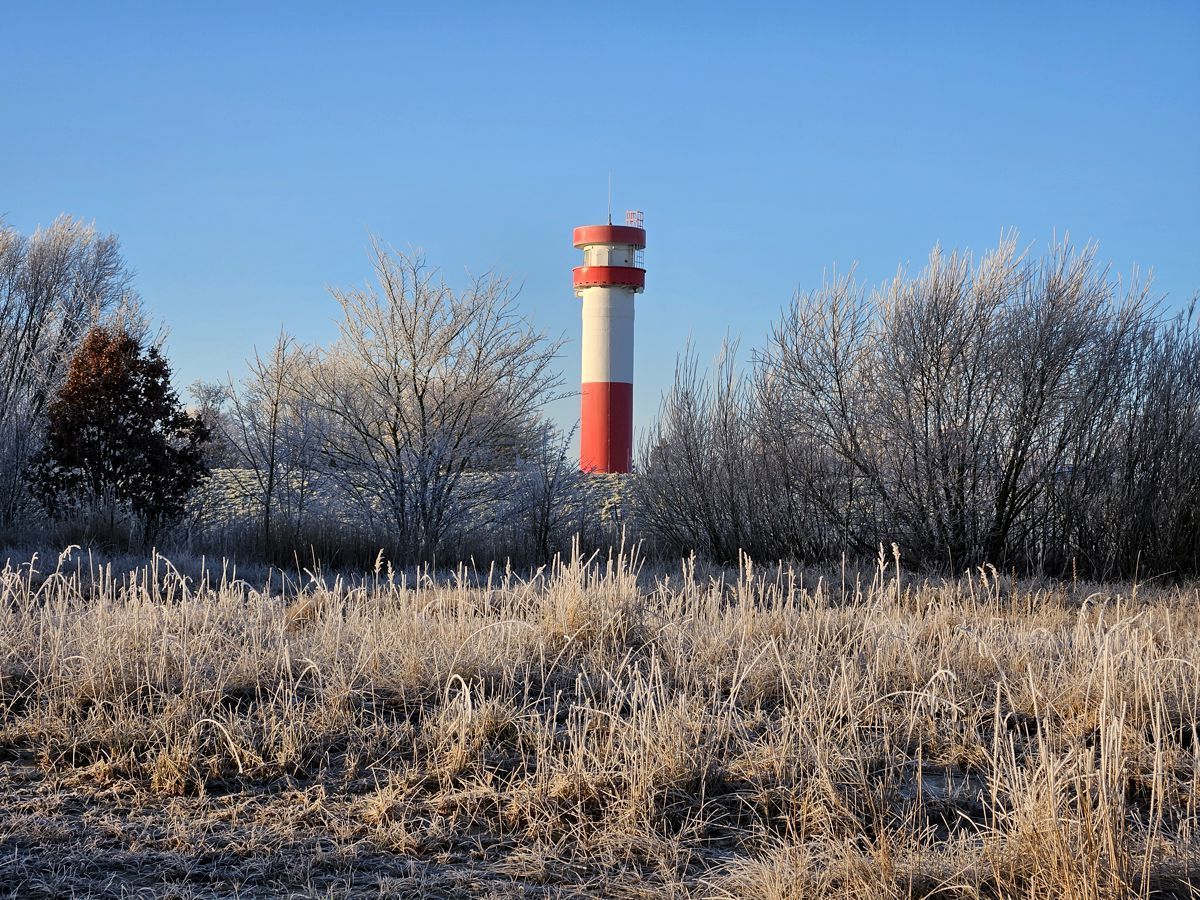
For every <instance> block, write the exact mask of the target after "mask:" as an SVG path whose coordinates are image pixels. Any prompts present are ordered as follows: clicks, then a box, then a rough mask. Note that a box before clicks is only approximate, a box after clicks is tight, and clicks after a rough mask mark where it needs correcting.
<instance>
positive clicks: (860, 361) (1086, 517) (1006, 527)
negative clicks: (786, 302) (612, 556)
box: [635, 235, 1200, 577]
mask: <svg viewBox="0 0 1200 900" xmlns="http://www.w3.org/2000/svg"><path fill="white" fill-rule="evenodd" d="M1197 325H1198V320H1197V316H1196V304H1195V302H1194V301H1193V303H1192V304H1191V305H1190V306H1189V307H1188V308H1187V309H1186V310H1183V311H1180V312H1178V313H1175V314H1167V313H1165V312H1164V311H1163V310H1162V308H1161V307H1160V306H1159V305H1158V304H1156V303H1155V302H1154V301H1153V299H1152V297H1151V295H1150V291H1149V287H1148V286H1147V285H1146V284H1145V283H1144V282H1140V281H1138V280H1136V279H1134V280H1132V281H1126V282H1122V281H1121V280H1119V279H1117V278H1115V277H1113V275H1112V274H1111V272H1110V271H1109V270H1108V269H1107V268H1106V267H1105V266H1102V265H1100V264H1099V263H1098V262H1097V260H1096V253H1095V248H1094V247H1093V246H1085V247H1083V248H1078V249H1077V248H1073V247H1071V246H1070V245H1069V244H1068V243H1065V242H1064V243H1058V244H1055V245H1054V246H1052V247H1051V248H1050V249H1049V251H1048V252H1047V253H1045V254H1044V255H1041V256H1036V255H1030V254H1028V253H1023V252H1021V251H1020V250H1019V248H1018V244H1017V239H1016V236H1015V235H1012V236H1009V237H1007V238H1006V239H1005V240H1003V241H1002V242H1001V244H1000V245H999V246H998V247H997V248H996V249H994V250H992V251H990V252H988V253H986V254H984V255H983V256H982V257H981V258H979V259H978V260H972V258H971V257H970V256H969V255H965V254H961V253H943V252H942V251H940V250H935V251H934V252H933V254H932V255H931V257H930V259H929V263H928V265H927V266H926V267H925V268H924V270H922V271H921V272H919V273H917V274H916V275H912V276H909V275H907V274H905V273H900V274H898V275H897V276H896V277H895V278H894V279H893V280H892V281H890V282H889V283H887V284H884V285H882V286H879V287H876V288H872V289H867V288H866V287H864V286H863V285H861V284H860V283H859V282H858V281H857V280H856V279H855V277H854V274H853V273H850V274H844V275H835V276H834V277H831V278H829V279H827V280H826V282H825V283H824V284H823V285H822V286H821V287H820V288H818V289H816V290H814V291H811V292H809V293H803V294H799V295H797V296H796V297H795V298H794V301H793V303H792V304H791V305H790V306H788V307H787V309H785V310H784V312H783V313H782V315H781V316H780V318H779V319H778V320H777V321H776V322H775V323H774V325H773V327H772V330H771V333H770V338H769V340H768V342H767V344H766V346H765V347H762V348H760V349H758V350H756V352H755V353H754V354H753V356H752V361H751V364H750V366H749V367H748V370H747V371H739V369H738V368H737V367H736V365H735V364H734V362H733V360H734V357H735V352H734V351H735V350H736V346H730V347H728V348H727V352H726V353H725V354H724V356H723V358H722V359H721V360H720V361H718V363H717V365H715V366H714V367H713V369H712V371H710V372H701V371H700V368H699V367H698V365H697V362H696V359H695V356H694V354H692V353H688V354H685V356H684V358H683V359H682V360H681V362H680V364H679V365H678V367H677V369H676V376H675V380H674V384H673V386H672V388H671V390H670V391H669V393H668V394H667V396H666V397H665V399H664V401H663V405H662V408H661V411H660V414H659V417H658V420H657V422H656V424H655V426H654V428H653V429H652V431H651V433H650V435H648V437H647V439H646V441H645V443H644V446H643V448H642V459H641V466H640V472H639V477H638V479H637V481H636V484H635V488H636V493H637V497H638V507H639V509H640V510H641V513H642V516H643V524H644V528H645V530H646V531H647V533H648V534H651V535H653V536H654V537H655V538H656V539H657V540H658V541H660V542H661V543H662V544H665V545H666V546H669V547H671V548H673V549H674V550H676V551H679V550H682V549H684V548H699V549H702V550H703V551H705V552H707V553H708V554H710V555H711V556H714V557H716V558H719V559H723V560H733V559H736V556H737V553H738V552H739V551H745V552H747V553H749V554H751V555H752V556H757V557H765V558H786V557H798V558H803V559H810V560H811V559H825V560H836V559H838V558H840V557H841V556H842V555H843V554H850V555H871V554H874V553H875V552H876V551H877V549H878V548H879V547H881V546H889V545H892V544H895V545H896V546H897V547H898V548H899V549H900V551H901V552H902V554H903V557H904V558H905V559H906V560H908V561H909V562H910V563H913V564H919V565H928V566H939V567H943V566H944V567H948V568H950V569H951V570H957V571H961V570H962V569H963V568H965V567H968V566H975V565H980V564H983V563H985V562H990V563H992V564H995V565H999V566H1004V567H1010V566H1011V567H1017V568H1020V569H1022V570H1032V571H1042V572H1049V573H1053V574H1067V573H1071V572H1075V573H1079V572H1081V571H1082V572H1085V573H1086V574H1088V575H1091V576H1099V577H1107V576H1130V575H1134V574H1136V573H1138V572H1139V571H1140V572H1141V573H1143V574H1144V573H1147V572H1153V573H1168V572H1173V573H1194V572H1196V571H1200V331H1198V329H1197Z"/></svg>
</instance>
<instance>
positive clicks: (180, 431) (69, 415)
mask: <svg viewBox="0 0 1200 900" xmlns="http://www.w3.org/2000/svg"><path fill="white" fill-rule="evenodd" d="M208 439H209V433H208V428H207V426H205V425H204V423H203V422H202V421H200V420H199V419H198V418H195V417H193V416H191V415H189V414H188V413H187V412H186V411H185V410H184V409H183V407H182V406H181V404H180V402H179V397H178V396H177V395H176V393H175V392H174V390H172V388H171V371H170V367H169V366H168V364H167V361H166V360H165V359H164V358H163V356H162V354H161V353H159V351H158V350H157V349H156V348H155V347H150V348H148V349H143V347H142V346H141V344H140V343H139V341H138V340H137V339H136V338H134V337H133V336H132V335H131V334H130V333H129V332H128V331H126V330H124V329H122V328H105V327H101V326H98V327H95V328H92V329H91V331H89V332H88V334H87V335H86V336H85V337H84V339H83V341H82V343H81V344H80V346H79V349H78V351H76V353H75V355H74V356H73V357H72V359H71V363H70V366H69V368H68V370H67V376H66V379H65V381H64V382H63V385H62V387H61V388H60V389H59V391H58V393H57V394H56V395H55V397H54V399H53V400H52V401H51V403H50V405H49V407H48V422H47V434H46V443H45V446H44V447H43V449H42V451H41V452H40V453H39V454H38V456H37V458H36V459H35V461H34V471H35V480H36V487H37V491H38V495H39V497H40V499H41V501H42V503H43V504H44V505H45V507H46V509H47V511H48V512H49V513H50V514H51V515H56V516H62V515H64V514H66V513H69V512H71V511H73V510H77V509H80V508H83V507H87V506H89V505H90V506H97V505H98V506H101V507H103V508H105V509H106V510H107V511H108V513H109V515H110V517H115V515H116V513H117V511H119V510H127V511H129V512H131V513H132V514H133V515H135V516H137V517H138V518H139V519H140V520H141V521H142V522H143V523H144V524H145V526H146V528H147V529H148V530H149V531H153V530H154V529H155V528H157V527H158V526H160V525H162V524H164V523H165V522H168V521H170V520H171V519H174V518H176V517H178V516H179V514H180V513H182V511H183V507H184V503H185V501H186V499H187V495H188V493H189V492H190V491H191V490H192V489H193V488H194V487H195V486H196V485H197V484H198V483H199V481H200V480H201V479H202V478H203V477H204V476H205V475H206V474H207V470H206V467H205V465H204V463H203V460H202V457H201V447H202V445H203V444H204V443H205V442H206V441H207V440H208Z"/></svg>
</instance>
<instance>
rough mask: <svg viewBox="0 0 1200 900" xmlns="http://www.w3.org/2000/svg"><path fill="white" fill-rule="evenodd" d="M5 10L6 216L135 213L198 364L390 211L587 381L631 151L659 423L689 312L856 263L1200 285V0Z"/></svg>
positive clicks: (701, 340)
mask: <svg viewBox="0 0 1200 900" xmlns="http://www.w3.org/2000/svg"><path fill="white" fill-rule="evenodd" d="M0 5H2V15H0V35H3V39H2V40H0V67H2V68H3V89H2V90H0V214H5V215H6V217H7V220H8V222H9V223H10V224H11V225H14V226H16V227H18V228H21V229H23V230H31V229H33V228H34V227H35V226H37V225H38V224H39V223H41V224H44V223H48V222H49V221H50V220H52V219H53V218H54V217H55V216H56V215H57V214H59V213H61V212H67V213H71V214H74V215H77V216H82V217H84V218H86V219H89V220H94V221H95V222H96V224H97V225H98V226H99V227H100V228H101V229H103V230H105V231H115V232H117V233H118V234H119V235H120V236H121V239H122V242H123V245H124V249H125V253H126V255H127V257H128V259H129V260H130V262H131V263H132V265H133V267H134V268H135V269H136V271H137V286H138V289H139V290H140V292H141V293H142V295H143V297H144V298H145V300H146V302H147V304H148V306H149V308H150V310H151V311H152V312H153V313H154V314H155V316H157V317H158V318H160V319H161V320H162V321H164V322H165V323H166V324H167V325H168V326H169V328H170V332H171V336H170V341H169V353H170V356H171V358H172V360H173V363H174V365H175V368H176V376H177V378H176V380H177V382H178V383H179V384H181V385H183V384H187V383H188V382H190V381H192V380H193V379H197V378H205V379H213V378H221V377H223V376H224V375H225V374H226V373H227V372H233V373H234V374H235V375H236V374H237V373H238V372H239V371H240V369H241V365H242V363H241V361H242V360H243V359H244V358H245V357H246V356H247V355H248V354H249V353H250V352H251V350H252V348H253V346H254V345H255V344H258V345H259V346H263V347H265V346H267V345H269V344H270V343H271V341H272V340H273V337H274V335H275V333H276V332H277V331H278V329H279V327H280V326H281V325H283V326H285V327H286V328H288V329H289V330H290V331H292V332H294V333H295V334H297V335H298V336H299V337H300V338H302V339H305V340H308V341H317V340H326V339H328V338H329V337H330V336H331V334H332V333H333V325H332V317H333V315H334V305H333V301H332V300H331V299H330V298H329V296H328V294H327V293H326V287H327V286H328V285H350V284H356V283H361V282H363V281H364V280H365V279H366V277H367V274H368V263H367V258H366V252H365V251H366V246H367V240H368V234H369V233H370V232H376V233H378V234H379V235H380V236H382V237H383V238H384V239H386V240H387V241H390V242H391V243H393V244H395V245H396V246H399V247H403V248H407V247H421V248H423V249H424V250H425V252H426V254H427V256H428V257H429V259H430V261H431V262H433V263H436V264H437V265H439V266H440V267H441V268H442V270H443V271H444V273H445V275H446V277H447V279H448V280H449V281H450V282H451V283H452V284H461V283H462V282H463V281H464V280H465V277H466V273H467V272H468V271H470V272H476V273H478V272H482V271H485V270H488V269H495V270H498V271H501V272H503V273H506V274H508V275H510V276H511V277H512V278H513V279H514V281H516V282H518V283H520V284H522V285H523V288H522V293H521V298H520V303H521V308H522V311H523V312H524V314H525V315H526V316H527V317H529V318H530V319H531V320H533V321H534V322H535V323H536V324H537V325H538V326H539V327H541V328H543V329H545V330H546V331H548V332H550V333H552V334H555V335H558V334H562V335H564V336H565V337H567V338H568V344H567V345H566V348H565V350H564V355H563V359H562V365H563V370H564V372H565V374H566V377H567V381H568V384H569V385H571V386H574V385H575V383H576V381H577V379H578V371H579V342H578V336H579V307H578V300H576V298H575V297H574V296H573V294H572V292H571V287H570V269H571V267H572V266H573V265H576V264H577V253H576V251H574V250H573V249H572V247H571V242H570V231H571V228H572V227H573V226H575V225H580V224H586V223H593V222H599V221H602V220H603V218H604V216H605V207H606V199H605V197H606V190H607V178H608V174H609V172H610V171H611V172H612V175H613V207H614V210H615V211H616V213H617V214H618V215H619V214H620V213H621V212H622V211H623V210H625V209H626V208H640V209H643V210H644V211H645V215H646V227H647V230H648V243H649V246H648V248H647V251H646V261H647V268H648V270H649V274H648V278H647V290H646V293H645V294H643V295H642V297H641V299H639V301H638V302H639V306H638V326H637V329H638V332H637V342H638V343H637V355H636V369H637V398H636V408H637V413H636V418H637V422H638V424H639V426H644V424H645V423H646V421H647V420H648V419H649V418H650V416H651V414H652V412H653V410H654V408H655V406H656V405H657V400H658V396H659V394H660V392H661V391H662V390H663V389H664V387H665V386H666V385H667V384H668V383H669V380H670V375H671V371H672V368H673V365H674V359H675V354H676V352H677V351H678V350H680V349H681V348H682V347H683V345H684V343H685V341H686V340H687V339H688V337H689V335H691V336H692V337H693V338H694V340H695V343H696V345H697V347H698V349H699V350H700V352H701V353H702V354H704V355H705V356H711V355H712V354H713V353H715V352H716V349H717V347H718V345H719V342H720V339H721V337H722V335H724V334H725V333H726V332H727V331H728V332H731V333H733V334H735V335H741V336H743V338H744V341H745V342H746V343H748V344H755V343H758V342H760V340H761V338H762V336H763V334H764V332H765V330H766V328H767V326H768V323H769V322H770V320H771V319H772V318H773V317H774V316H775V315H777V313H778V311H779V309H780V307H781V306H782V305H783V304H785V303H787V302H788V300H789V298H790V297H791V296H792V294H793V292H794V291H795V290H796V289H797V288H801V289H805V290H807V289H809V288H812V287H815V286H817V285H819V284H820V282H821V279H822V272H823V271H824V270H826V269H828V268H829V267H831V266H834V265H837V266H838V267H839V268H844V267H846V266H848V265H849V264H851V263H854V262H856V261H857V262H858V264H859V272H860V274H861V275H862V276H863V277H864V278H865V279H867V280H869V281H872V282H874V281H879V280H882V279H883V278H885V277H888V276H890V275H891V274H892V273H894V272H895V270H896V267H897V266H899V265H905V264H907V265H910V266H912V267H914V268H917V267H919V266H920V265H921V264H922V262H923V261H924V259H925V257H926V256H927V254H928V252H929V249H930V248H931V247H932V246H933V244H935V243H938V242H940V243H941V244H942V245H943V246H946V247H964V248H967V247H969V248H972V249H975V250H977V251H978V250H981V249H983V248H986V247H988V246H990V245H992V244H994V243H995V241H996V239H997V238H998V236H999V235H1000V233H1001V232H1002V231H1003V230H1004V229H1006V228H1009V227H1015V228H1017V229H1019V230H1020V233H1021V237H1022V239H1023V241H1024V242H1026V243H1028V244H1030V245H1031V246H1032V247H1034V248H1035V249H1041V248H1042V247H1044V246H1045V245H1046V243H1047V242H1048V241H1049V240H1050V239H1051V238H1052V237H1053V236H1054V235H1055V234H1059V235H1061V234H1062V233H1063V232H1064V231H1068V232H1069V233H1070V235H1071V237H1072V239H1074V240H1077V241H1081V242H1082V241H1084V240H1087V239H1094V240H1096V241H1098V242H1099V244H1100V253H1101V255H1102V257H1103V258H1105V259H1107V260H1111V261H1112V263H1113V266H1114V268H1115V269H1117V270H1118V271H1122V272H1128V271H1129V270H1130V269H1131V267H1133V266H1134V265H1138V266H1140V267H1141V268H1142V270H1143V271H1144V270H1146V269H1148V268H1153V270H1154V272H1155V284H1156V286H1157V289H1158V291H1159V293H1161V294H1163V295H1165V296H1166V300H1167V302H1168V303H1171V304H1182V303H1184V302H1186V300H1187V299H1188V298H1189V297H1190V296H1191V294H1192V292H1193V291H1195V290H1196V289H1198V288H1200V2H1197V0H1179V2H1136V3H1135V2H1122V3H1109V2H1086V3H1028V4H1024V3H1016V2H1009V3H974V2H956V3H945V4H937V3H918V2H881V3H821V4H803V3H795V4H792V3H788V4H783V3H780V4H755V3H736V4H727V3H726V4H706V3H703V2H693V3H679V4H659V3H654V4H642V3H627V2H626V3H612V4H602V3H589V4H583V3H553V4H544V5H533V4H523V3H513V4H509V3H480V4H471V3H446V4H429V5H424V4H422V5H417V4H411V5H410V4H402V3H379V4H370V3H354V2H342V3H333V2H325V3H319V4H317V3H313V4H304V3H286V4H285V3H279V4H276V5H268V4H262V3H216V2H205V3H189V4H185V3H157V2H146V3H141V4H128V3H119V2H113V3H103V4H101V3H94V2H89V3H86V4H77V5H71V4H63V3H54V4H49V3H47V4H37V3H17V2H12V0H0ZM552 411H553V413H554V415H555V417H556V418H557V419H559V420H560V421H561V422H563V423H564V424H567V425H569V424H572V423H573V422H574V420H575V418H576V417H577V415H578V405H577V401H574V400H568V401H564V402H562V403H559V404H557V405H556V406H554V407H553V410H552Z"/></svg>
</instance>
